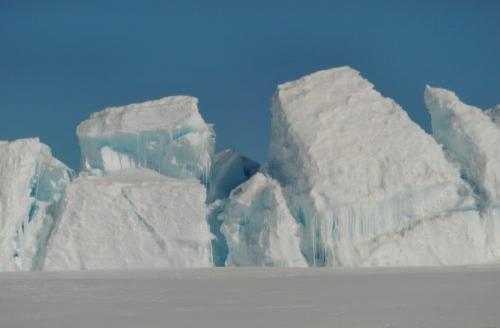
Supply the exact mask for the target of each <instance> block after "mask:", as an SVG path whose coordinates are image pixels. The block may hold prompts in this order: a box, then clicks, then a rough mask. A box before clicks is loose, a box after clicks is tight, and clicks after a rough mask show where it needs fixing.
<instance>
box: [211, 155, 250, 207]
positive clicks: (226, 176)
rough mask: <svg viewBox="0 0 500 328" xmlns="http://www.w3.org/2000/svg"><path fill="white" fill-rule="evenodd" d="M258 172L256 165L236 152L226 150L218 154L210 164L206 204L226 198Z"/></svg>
mask: <svg viewBox="0 0 500 328" xmlns="http://www.w3.org/2000/svg"><path fill="white" fill-rule="evenodd" d="M258 170H259V164H258V163H256V162H254V161H252V160H251V159H248V158H246V157H245V156H243V155H241V154H240V153H238V152H237V151H234V150H230V149H227V150H224V151H222V152H220V153H218V154H217V155H215V156H214V161H213V164H212V173H211V175H210V179H209V183H208V196H207V203H212V202H213V201H215V200H217V199H224V198H227V197H228V196H229V193H230V192H231V190H233V189H234V188H236V187H237V186H238V185H240V184H242V183H243V182H245V181H247V180H248V179H249V178H250V177H251V176H252V175H254V174H255V173H256V172H257V171H258Z"/></svg>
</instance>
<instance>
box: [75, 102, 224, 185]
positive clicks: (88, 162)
mask: <svg viewBox="0 0 500 328" xmlns="http://www.w3.org/2000/svg"><path fill="white" fill-rule="evenodd" d="M197 104H198V100H197V99H196V98H193V97H189V96H174V97H166V98H162V99H159V100H154V101H147V102H144V103H140V104H132V105H128V106H123V107H112V108H108V109H105V110H103V111H101V112H98V113H94V114H92V115H91V117H90V118H89V119H88V120H86V121H84V122H82V123H81V124H80V125H79V126H78V128H77V135H78V139H79V142H80V148H81V153H82V170H84V171H87V172H91V174H94V175H98V174H103V173H104V174H105V173H109V172H115V171H120V170H123V169H129V168H148V169H151V170H154V171H156V172H158V173H160V174H163V175H167V176H171V177H175V178H190V177H195V178H198V179H200V180H201V181H204V182H206V180H207V178H208V173H209V171H210V164H211V160H212V156H213V152H214V142H215V141H214V140H215V133H214V131H213V128H212V127H211V126H210V125H208V124H207V123H205V121H204V120H203V118H202V117H201V115H200V113H199V112H198V106H197Z"/></svg>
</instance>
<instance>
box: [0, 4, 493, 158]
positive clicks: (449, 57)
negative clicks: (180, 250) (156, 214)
mask: <svg viewBox="0 0 500 328" xmlns="http://www.w3.org/2000/svg"><path fill="white" fill-rule="evenodd" d="M0 42H1V46H0V113H1V116H0V140H13V139H17V138H24V137H32V136H38V137H40V138H41V140H42V141H43V142H45V143H47V144H49V145H50V146H51V147H52V149H53V152H54V153H55V155H56V156H57V157H58V158H59V159H61V160H63V161H64V162H66V163H67V164H68V165H70V166H71V167H73V168H77V167H78V166H79V157H80V153H79V148H78V142H77V139H76V136H75V129H76V126H77V124H78V123H79V122H81V121H82V120H84V119H85V118H87V117H88V116H89V114H90V113H92V112H95V111H98V110H100V109H103V108H105V107H108V106H115V105H124V104H128V103H132V102H141V101H144V100H148V99H155V98H160V97H164V96H168V95H178V94H189V95H193V96H196V97H198V98H199V99H200V109H201V113H202V115H203V116H204V118H205V119H206V120H207V121H208V122H211V123H214V124H215V128H216V132H217V148H218V149H219V150H220V149H224V148H236V149H238V150H240V151H241V152H243V153H244V154H246V155H247V156H249V157H252V158H254V159H257V160H259V161H262V160H264V159H265V157H266V154H267V144H268V139H269V129H270V122H269V120H270V115H269V107H270V99H271V97H272V95H273V93H274V90H275V87H276V85H277V84H278V83H282V82H285V81H288V80H293V79H296V78H298V77H300V76H302V75H305V74H308V73H312V72H314V71H316V70H320V69H325V68H331V67H336V66H343V65H350V66H352V67H354V68H356V69H358V70H360V71H361V72H362V74H363V75H364V76H365V77H366V78H368V79H369V80H370V81H371V82H372V83H374V84H375V86H376V88H377V89H378V90H379V91H380V92H382V93H383V94H384V95H385V96H388V97H391V98H394V99H395V100H396V101H397V102H398V103H399V104H401V105H402V106H403V107H404V108H405V109H406V110H407V111H408V113H409V115H410V116H411V117H412V119H413V120H414V121H416V122H417V123H418V124H420V125H421V126H422V127H423V128H424V129H426V130H427V131H429V130H430V121H429V116H428V114H427V112H426V111H425V109H424V105H423V96H422V93H423V88H424V86H425V84H426V83H428V84H431V85H434V86H440V87H446V88H449V89H452V90H454V91H455V92H456V93H457V94H458V95H459V96H460V97H461V98H462V99H463V100H464V101H466V102H468V103H471V104H474V105H476V106H479V107H483V108H488V107H493V106H494V105H495V104H497V103H499V102H500V1H292V0H289V1H126V0H124V1H94V0H87V1H14V0H11V1H9V0H0Z"/></svg>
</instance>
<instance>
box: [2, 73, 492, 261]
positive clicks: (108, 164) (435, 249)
mask: <svg viewBox="0 0 500 328" xmlns="http://www.w3.org/2000/svg"><path fill="white" fill-rule="evenodd" d="M197 103H198V101H197V99H196V98H193V97H190V96H174V97H167V98H162V99H159V100H154V101H148V102H144V103H140V104H132V105H128V106H122V107H112V108H108V109H105V110H103V111H101V112H98V113H94V114H92V115H91V116H90V118H89V119H88V120H86V121H84V122H82V123H81V124H80V125H79V126H78V128H77V136H78V139H79V143H80V147H81V155H82V165H81V172H80V174H79V176H78V177H77V178H74V177H73V173H72V171H71V170H70V169H69V168H67V167H66V166H65V165H64V164H63V163H61V162H60V161H58V160H57V159H55V158H54V157H53V156H52V154H51V151H50V149H49V147H48V146H46V145H44V144H42V143H41V142H40V141H39V140H38V139H23V140H18V141H14V142H5V141H0V247H1V248H0V271H8V270H86V269H122V268H160V267H162V268H188V267H211V266H280V267H304V266H328V267H356V266H426V265H463V264H478V263H491V262H498V259H500V151H498V145H499V144H500V105H499V106H497V107H495V108H492V109H488V110H485V111H482V110H481V109H479V108H476V107H473V106H470V105H467V104H464V103H463V102H462V101H460V99H459V98H458V97H457V96H456V95H455V94H454V93H453V92H451V91H448V90H445V89H439V88H433V87H427V88H426V90H425V103H426V106H427V108H428V109H429V112H430V115H431V119H432V130H433V135H432V136H431V135H429V134H427V133H426V132H425V131H424V130H422V129H421V128H420V127H419V126H418V125H416V124H415V123H413V122H412V121H411V120H410V118H409V117H408V115H407V114H406V112H405V111H404V110H403V109H402V108H401V107H400V106H399V105H398V104H396V103H395V102H394V101H393V100H392V99H389V98H385V97H384V96H382V95H381V94H380V93H379V92H377V91H376V90H375V89H374V86H373V85H372V84H371V83H370V82H369V81H367V80H366V79H364V78H363V77H362V76H361V75H360V73H359V72H358V71H356V70H354V69H352V68H349V67H340V68H335V69H329V70H323V71H319V72H316V73H313V74H310V75H307V76H304V77H302V78H300V79H298V80H296V81H291V82H287V83H284V84H281V85H279V86H278V88H277V90H276V93H275V96H274V98H273V103H272V108H271V127H272V128H271V140H270V144H269V148H268V159H267V162H265V163H264V164H263V165H262V167H261V166H260V165H259V164H258V163H256V162H254V161H252V160H251V159H249V158H247V157H245V156H243V155H241V154H240V153H238V152H237V151H235V150H225V151H223V152H220V153H218V154H216V155H214V143H215V133H214V131H213V128H212V126H211V125H210V124H207V123H206V122H205V121H204V120H203V118H202V117H201V115H200V113H199V112H198V107H197Z"/></svg>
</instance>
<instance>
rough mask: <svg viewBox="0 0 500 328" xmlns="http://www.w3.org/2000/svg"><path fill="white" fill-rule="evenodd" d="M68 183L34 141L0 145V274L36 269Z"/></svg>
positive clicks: (65, 173) (66, 174) (46, 150)
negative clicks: (2, 272) (0, 272)
mask: <svg viewBox="0 0 500 328" xmlns="http://www.w3.org/2000/svg"><path fill="white" fill-rule="evenodd" d="M69 180H70V170H69V169H68V168H67V167H66V166H65V165H64V164H62V163H61V162H59V161H58V160H57V159H55V158H54V157H53V156H52V154H51V152H50V149H49V147H47V146H46V145H44V144H42V143H41V142H40V141H39V140H38V139H22V140H17V141H13V142H10V143H7V142H0V271H5V270H32V269H36V268H37V265H38V260H39V258H40V256H42V254H43V250H44V246H45V243H46V240H47V236H48V234H49V232H50V230H51V229H52V224H53V217H54V215H55V214H56V209H57V202H58V200H59V199H60V198H61V194H62V193H63V191H64V187H65V185H66V184H67V183H68V182H69Z"/></svg>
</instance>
